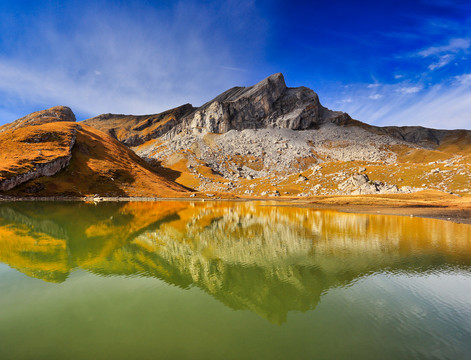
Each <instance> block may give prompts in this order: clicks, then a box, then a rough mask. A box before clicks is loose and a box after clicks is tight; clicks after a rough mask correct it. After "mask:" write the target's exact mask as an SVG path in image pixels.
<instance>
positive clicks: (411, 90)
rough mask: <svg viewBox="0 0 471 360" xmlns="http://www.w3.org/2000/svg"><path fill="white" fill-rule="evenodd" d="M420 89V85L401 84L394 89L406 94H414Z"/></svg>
mask: <svg viewBox="0 0 471 360" xmlns="http://www.w3.org/2000/svg"><path fill="white" fill-rule="evenodd" d="M420 90H422V86H403V87H399V88H397V89H396V91H397V92H400V93H401V94H404V95H408V94H415V93H418V92H419V91H420Z"/></svg>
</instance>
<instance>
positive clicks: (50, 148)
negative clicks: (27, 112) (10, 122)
mask: <svg viewBox="0 0 471 360" xmlns="http://www.w3.org/2000/svg"><path fill="white" fill-rule="evenodd" d="M76 127H77V124H76V123H72V122H60V123H46V124H43V125H37V126H26V127H18V128H16V129H13V130H6V131H4V132H1V133H0V146H1V149H2V150H1V152H0V181H2V180H5V179H9V178H12V177H14V176H16V175H18V174H23V173H26V172H28V171H32V170H34V169H35V168H36V167H37V166H38V165H40V164H47V163H51V162H53V161H54V160H56V159H59V158H63V157H67V156H70V148H71V147H72V145H73V143H74V141H75V132H76Z"/></svg>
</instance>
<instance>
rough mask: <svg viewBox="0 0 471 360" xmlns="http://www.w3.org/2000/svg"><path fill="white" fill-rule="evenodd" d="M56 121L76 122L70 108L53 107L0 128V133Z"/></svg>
mask: <svg viewBox="0 0 471 360" xmlns="http://www.w3.org/2000/svg"><path fill="white" fill-rule="evenodd" d="M58 121H67V122H75V121H76V120H75V115H74V113H73V112H72V110H71V109H70V108H68V107H67V106H55V107H52V108H50V109H47V110H41V111H36V112H34V113H31V114H29V115H26V116H24V117H22V118H20V119H18V120H15V121H13V122H11V123H9V124H5V125H3V126H0V132H4V131H7V130H15V129H18V128H22V127H25V126H32V125H42V124H47V123H51V122H58Z"/></svg>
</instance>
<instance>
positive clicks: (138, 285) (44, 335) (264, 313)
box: [0, 201, 471, 360]
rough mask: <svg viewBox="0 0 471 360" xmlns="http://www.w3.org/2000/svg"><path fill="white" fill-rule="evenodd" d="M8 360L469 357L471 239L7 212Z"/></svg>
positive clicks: (383, 222) (0, 248) (0, 318)
mask: <svg viewBox="0 0 471 360" xmlns="http://www.w3.org/2000/svg"><path fill="white" fill-rule="evenodd" d="M0 294H1V296H0V359H2V360H6V359H471V226H470V225H465V224H455V223H451V222H445V221H440V220H434V219H421V218H410V217H399V216H385V215H361V214H347V213H339V212H335V211H326V210H316V209H309V208H297V207H292V206H279V203H273V202H198V201H196V202H188V201H162V202H153V203H152V202H142V203H99V204H86V203H72V202H71V203H46V202H36V203H19V202H18V203H0Z"/></svg>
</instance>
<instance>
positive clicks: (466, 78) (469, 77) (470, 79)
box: [455, 74, 471, 85]
mask: <svg viewBox="0 0 471 360" xmlns="http://www.w3.org/2000/svg"><path fill="white" fill-rule="evenodd" d="M455 78H456V80H458V82H459V83H461V84H463V85H466V84H471V74H463V75H460V76H456V77H455Z"/></svg>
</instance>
